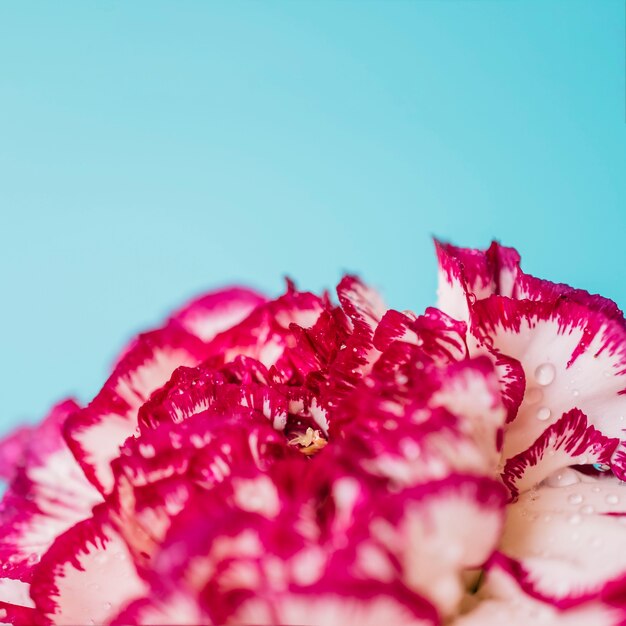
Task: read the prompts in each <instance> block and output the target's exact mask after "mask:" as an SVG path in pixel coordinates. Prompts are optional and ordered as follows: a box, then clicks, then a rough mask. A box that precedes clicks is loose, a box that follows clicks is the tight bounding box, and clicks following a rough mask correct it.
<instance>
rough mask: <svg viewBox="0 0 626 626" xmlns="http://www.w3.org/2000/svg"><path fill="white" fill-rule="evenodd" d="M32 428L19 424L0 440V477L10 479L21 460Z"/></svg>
mask: <svg viewBox="0 0 626 626" xmlns="http://www.w3.org/2000/svg"><path fill="white" fill-rule="evenodd" d="M31 436H32V429H31V428H30V427H28V426H21V427H20V428H18V429H17V430H15V431H13V432H12V433H10V434H9V435H7V436H6V437H5V438H4V439H2V440H1V441H0V479H2V480H10V479H11V478H13V476H15V473H16V472H17V468H18V466H19V464H20V463H21V462H22V460H23V458H24V455H25V452H26V447H27V445H28V442H29V441H30V438H31Z"/></svg>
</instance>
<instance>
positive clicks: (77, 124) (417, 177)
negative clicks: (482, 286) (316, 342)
mask: <svg viewBox="0 0 626 626" xmlns="http://www.w3.org/2000/svg"><path fill="white" fill-rule="evenodd" d="M624 22H625V7H624V2H623V1H622V0H589V1H578V0H562V1H555V0H553V1H550V0H541V1H540V2H530V1H528V2H523V1H521V0H520V1H514V0H500V1H497V0H493V1H479V0H465V1H463V0H459V1H454V0H440V1H427V0H414V1H413V2H393V1H386V2H382V1H381V2H367V1H365V0H363V1H352V2H350V1H341V2H340V1H337V2H331V1H328V0H319V1H317V2H306V1H303V0H299V1H297V2H295V1H293V2H266V1H263V2H232V1H229V2H226V1H224V2H217V1H216V2H200V1H198V2H190V1H185V0H177V1H176V2H173V1H172V2H158V1H155V0H150V1H149V2H148V1H146V2H132V3H126V2H89V1H85V0H81V1H80V2H78V1H77V2H69V1H62V2H41V3H37V2H31V1H30V0H20V1H19V2H5V3H2V4H1V5H0V111H1V115H0V209H1V214H2V220H1V228H0V232H1V239H2V241H1V245H0V268H1V269H0V271H1V272H2V275H1V281H2V306H1V311H0V323H1V328H2V335H1V336H2V341H1V359H2V361H1V362H2V365H1V367H2V371H1V375H0V398H1V403H2V404H1V407H0V430H6V429H7V428H8V427H9V425H11V424H14V423H17V421H18V420H32V419H36V418H39V417H40V416H41V415H42V414H43V412H44V411H45V410H46V409H47V407H48V405H49V404H50V403H51V402H53V401H54V400H57V399H60V398H62V397H63V396H64V395H66V394H70V393H73V394H77V395H78V397H79V398H81V399H82V400H83V401H86V400H89V398H90V397H91V396H92V395H93V394H94V393H95V392H96V391H97V390H98V388H99V386H100V385H101V384H102V382H103V381H104V378H105V376H106V373H107V369H108V367H109V365H110V363H111V361H112V359H113V358H114V355H115V354H116V352H117V351H118V350H119V349H120V348H121V347H122V345H123V344H124V342H125V341H126V340H127V339H128V338H129V337H130V336H131V334H132V333H133V332H135V331H137V330H139V329H143V328H146V327H150V326H153V325H155V324H157V323H158V322H159V321H160V320H161V319H162V318H163V316H164V315H165V314H166V312H167V311H168V310H169V309H170V308H172V307H174V306H176V305H178V304H180V303H181V302H182V301H183V300H185V299H186V298H188V297H190V296H192V295H193V294H195V293H197V292H199V291H201V290H203V289H207V288H211V287H216V286H218V285H223V284H226V283H231V282H242V283H249V284H251V285H255V286H257V287H259V288H262V289H264V290H267V291H268V292H269V293H273V294H276V293H278V292H279V290H280V289H281V287H282V282H281V280H282V278H281V277H282V276H283V275H284V274H289V275H290V276H292V277H293V278H294V279H295V280H296V281H297V282H298V283H299V285H300V286H302V287H304V288H310V289H320V288H322V287H324V286H332V285H333V284H334V283H335V282H336V281H337V280H338V278H339V276H340V274H341V272H342V271H344V270H351V271H356V272H359V273H360V274H361V275H362V276H363V277H364V278H366V279H367V280H368V281H370V282H371V283H373V284H374V285H376V286H378V287H380V289H381V290H382V291H383V293H384V295H385V297H386V299H387V300H388V302H389V303H390V305H392V306H394V307H397V308H413V309H416V310H419V309H422V308H423V307H425V306H426V305H427V304H429V303H431V302H433V301H434V290H435V261H434V255H433V251H432V245H431V242H430V237H431V235H433V234H436V235H438V236H440V237H443V238H446V239H450V240H453V241H455V242H457V243H459V244H466V245H472V246H484V245H487V244H488V243H489V241H490V239H491V238H492V237H497V238H499V239H500V240H501V241H502V242H504V243H507V244H511V245H515V246H517V247H518V248H519V249H520V251H521V252H522V254H523V257H524V263H525V267H526V269H528V270H530V271H532V272H535V273H537V274H540V275H542V276H545V277H549V278H552V279H557V280H560V281H566V282H570V283H572V284H574V285H576V286H580V287H584V288H587V289H589V290H592V291H596V292H601V293H603V294H605V295H607V296H610V297H612V298H614V299H616V300H617V301H618V302H619V303H620V304H621V305H622V306H624V305H626V283H625V281H624V277H623V274H624V261H625V258H626V252H625V249H624V240H625V236H626V104H625V68H624V57H625V28H624Z"/></svg>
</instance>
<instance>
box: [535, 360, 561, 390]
mask: <svg viewBox="0 0 626 626" xmlns="http://www.w3.org/2000/svg"><path fill="white" fill-rule="evenodd" d="M555 376H556V370H555V369H554V365H552V363H542V364H541V365H540V366H539V367H538V368H537V369H536V370H535V380H536V381H537V382H538V383H539V384H540V385H541V386H542V387H545V386H547V385H549V384H550V383H551V382H552V381H553V380H554V378H555Z"/></svg>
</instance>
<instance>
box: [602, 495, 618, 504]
mask: <svg viewBox="0 0 626 626" xmlns="http://www.w3.org/2000/svg"><path fill="white" fill-rule="evenodd" d="M605 499H606V501H607V503H608V504H617V503H618V502H619V498H618V497H617V496H616V495H615V494H614V493H610V494H609V495H608V496H607V497H606V498H605Z"/></svg>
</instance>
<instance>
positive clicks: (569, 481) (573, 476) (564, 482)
mask: <svg viewBox="0 0 626 626" xmlns="http://www.w3.org/2000/svg"><path fill="white" fill-rule="evenodd" d="M579 482H580V475H579V474H578V472H577V471H575V470H573V469H570V468H569V467H566V468H564V469H562V470H559V471H558V472H554V473H553V474H551V475H550V476H548V478H546V480H545V484H546V485H547V486H548V487H567V486H568V485H575V484H576V483H579Z"/></svg>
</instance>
